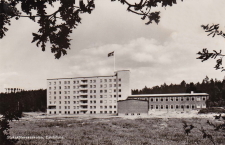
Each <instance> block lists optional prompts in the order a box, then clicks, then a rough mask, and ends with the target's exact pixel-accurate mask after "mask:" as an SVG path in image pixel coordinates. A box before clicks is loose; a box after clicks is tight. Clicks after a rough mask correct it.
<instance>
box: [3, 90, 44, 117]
mask: <svg viewBox="0 0 225 145" xmlns="http://www.w3.org/2000/svg"><path fill="white" fill-rule="evenodd" d="M46 99H47V97H46V89H45V90H43V89H39V90H27V91H25V90H21V91H19V92H11V93H1V94H0V114H1V112H4V110H12V109H13V110H15V109H17V110H21V111H22V112H36V111H41V112H45V111H46V106H47V104H46V101H47V100H46Z"/></svg>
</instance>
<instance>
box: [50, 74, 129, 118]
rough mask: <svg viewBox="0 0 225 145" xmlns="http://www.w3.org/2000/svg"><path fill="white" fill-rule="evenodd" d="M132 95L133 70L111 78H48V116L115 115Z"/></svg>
mask: <svg viewBox="0 0 225 145" xmlns="http://www.w3.org/2000/svg"><path fill="white" fill-rule="evenodd" d="M130 95H131V89H130V71H129V70H120V71H116V72H115V74H114V75H110V76H92V77H75V78H56V79H47V114H103V113H104V114H114V113H118V112H117V107H118V106H117V101H119V100H125V99H127V96H130Z"/></svg>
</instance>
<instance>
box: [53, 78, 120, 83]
mask: <svg viewBox="0 0 225 145" xmlns="http://www.w3.org/2000/svg"><path fill="white" fill-rule="evenodd" d="M103 81H104V82H105V83H106V82H112V81H114V82H116V79H100V83H102V82H103ZM118 81H119V82H120V81H121V78H119V79H118ZM72 82H73V84H79V80H74V81H72ZM80 82H81V83H88V82H90V83H96V80H89V81H88V80H80ZM70 83H71V81H64V84H70ZM51 84H54V85H56V81H55V82H49V85H51ZM59 84H60V85H61V84H62V81H59Z"/></svg>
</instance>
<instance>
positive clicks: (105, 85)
mask: <svg viewBox="0 0 225 145" xmlns="http://www.w3.org/2000/svg"><path fill="white" fill-rule="evenodd" d="M103 86H104V88H107V84H104V85H100V88H103ZM108 86H109V87H110V88H111V87H113V86H114V87H116V84H114V85H113V84H109V85H108ZM121 86H122V85H121V84H118V87H121ZM70 88H71V87H70V86H64V89H70ZM79 88H83V89H84V88H89V87H88V86H87V85H86V86H73V89H79ZM90 88H96V85H90ZM51 89H52V87H49V90H51ZM56 89H57V87H56V86H55V87H54V90H56ZM59 89H62V87H61V86H59Z"/></svg>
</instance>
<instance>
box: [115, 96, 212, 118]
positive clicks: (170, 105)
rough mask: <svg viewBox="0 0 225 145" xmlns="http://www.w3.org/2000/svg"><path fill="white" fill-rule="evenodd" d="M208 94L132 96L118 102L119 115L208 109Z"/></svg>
mask: <svg viewBox="0 0 225 145" xmlns="http://www.w3.org/2000/svg"><path fill="white" fill-rule="evenodd" d="M208 98H209V95H208V94H206V93H194V92H191V93H177V94H143V95H130V96H128V97H127V99H126V100H120V101H118V114H119V115H141V114H150V113H151V112H152V111H189V110H200V109H202V108H206V103H205V102H206V100H207V99H208Z"/></svg>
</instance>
